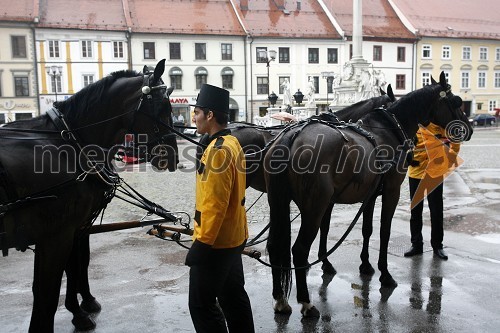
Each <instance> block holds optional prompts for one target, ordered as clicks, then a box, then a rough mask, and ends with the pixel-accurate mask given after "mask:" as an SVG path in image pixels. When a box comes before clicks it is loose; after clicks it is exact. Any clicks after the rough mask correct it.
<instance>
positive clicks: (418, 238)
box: [409, 177, 444, 249]
mask: <svg viewBox="0 0 500 333" xmlns="http://www.w3.org/2000/svg"><path fill="white" fill-rule="evenodd" d="M421 183H423V184H429V185H430V186H425V187H427V192H429V191H432V192H430V193H427V203H428V205H429V210H430V213H431V246H432V248H433V249H442V248H443V237H444V231H443V178H442V177H441V178H433V179H432V180H431V179H424V180H423V182H422V180H421V179H416V178H409V184H410V198H411V199H412V200H413V198H414V197H415V196H417V198H423V194H424V189H425V187H423V186H422V187H420V188H419V185H420V184H421ZM434 187H435V188H434ZM432 188H434V190H432ZM417 190H418V192H417ZM423 209H424V201H423V200H422V201H420V202H419V203H418V204H417V205H416V206H415V207H413V209H412V210H411V217H410V232H411V243H412V245H413V246H414V247H422V246H423V244H424V241H423V238H422V212H423Z"/></svg>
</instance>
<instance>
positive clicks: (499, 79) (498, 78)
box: [495, 72, 500, 88]
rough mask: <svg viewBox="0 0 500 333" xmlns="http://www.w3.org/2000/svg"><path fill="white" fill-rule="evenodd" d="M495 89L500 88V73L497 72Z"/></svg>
mask: <svg viewBox="0 0 500 333" xmlns="http://www.w3.org/2000/svg"><path fill="white" fill-rule="evenodd" d="M495 88H500V72H495Z"/></svg>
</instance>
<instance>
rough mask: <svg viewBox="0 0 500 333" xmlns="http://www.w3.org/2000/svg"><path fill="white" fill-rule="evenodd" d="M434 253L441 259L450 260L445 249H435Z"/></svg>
mask: <svg viewBox="0 0 500 333" xmlns="http://www.w3.org/2000/svg"><path fill="white" fill-rule="evenodd" d="M434 255H435V256H436V257H438V258H439V259H442V260H448V256H447V255H446V252H444V250H443V249H434Z"/></svg>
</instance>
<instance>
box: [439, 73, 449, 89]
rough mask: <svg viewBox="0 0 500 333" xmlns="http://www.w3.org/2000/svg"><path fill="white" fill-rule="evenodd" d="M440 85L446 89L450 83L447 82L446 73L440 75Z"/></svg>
mask: <svg viewBox="0 0 500 333" xmlns="http://www.w3.org/2000/svg"><path fill="white" fill-rule="evenodd" d="M439 84H440V85H441V86H443V87H446V86H447V85H448V83H447V82H446V76H445V75H444V71H442V72H441V74H439Z"/></svg>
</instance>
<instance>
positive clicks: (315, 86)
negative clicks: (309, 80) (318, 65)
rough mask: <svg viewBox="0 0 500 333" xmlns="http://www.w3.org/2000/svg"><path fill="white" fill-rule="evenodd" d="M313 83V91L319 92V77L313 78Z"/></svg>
mask: <svg viewBox="0 0 500 333" xmlns="http://www.w3.org/2000/svg"><path fill="white" fill-rule="evenodd" d="M313 81H314V91H315V92H316V93H318V92H319V76H313Z"/></svg>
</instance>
